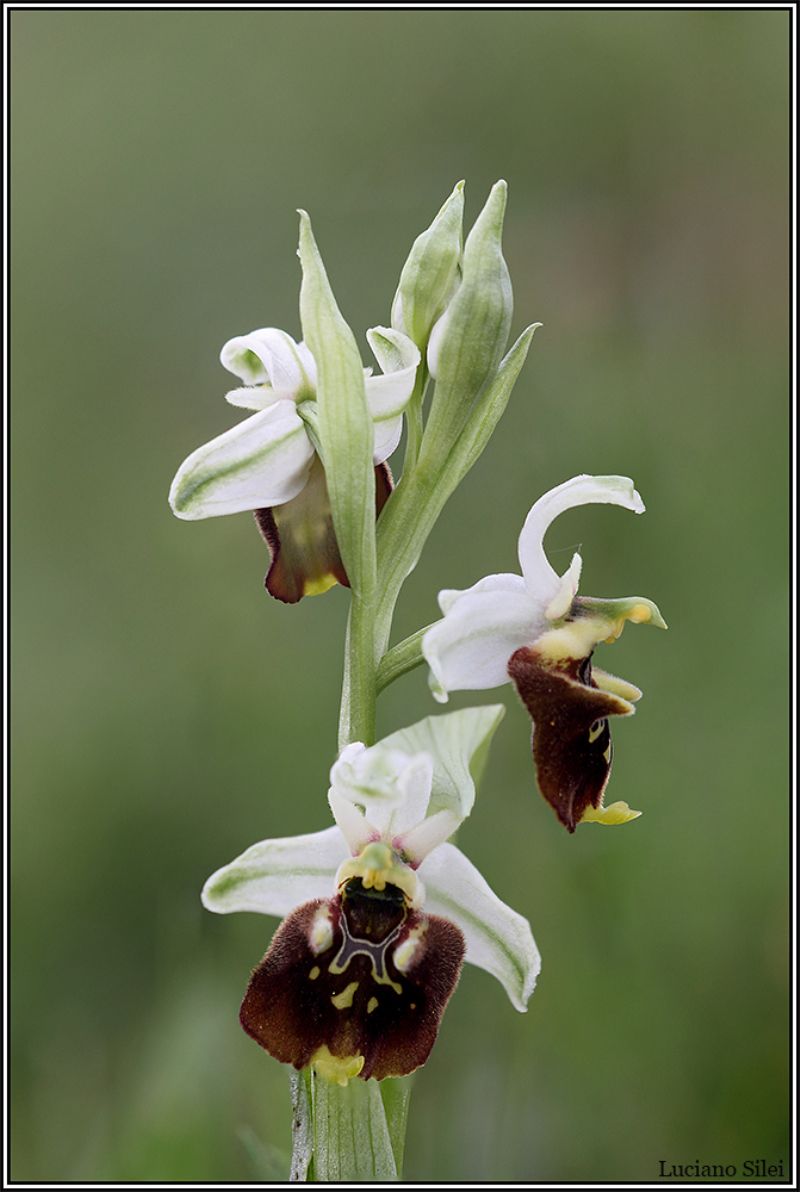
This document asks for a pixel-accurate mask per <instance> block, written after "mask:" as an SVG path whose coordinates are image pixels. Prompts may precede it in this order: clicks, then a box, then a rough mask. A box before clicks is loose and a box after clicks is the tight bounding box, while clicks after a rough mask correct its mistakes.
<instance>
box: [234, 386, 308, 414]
mask: <svg viewBox="0 0 800 1192" xmlns="http://www.w3.org/2000/svg"><path fill="white" fill-rule="evenodd" d="M225 400H226V402H228V404H229V405H231V406H236V407H238V408H239V409H241V410H267V409H269V407H270V406H272V405H274V404H275V402H276V401H287V400H291V401H294V394H293V392H292V391H291V389H273V388H272V386H271V385H246V386H245V387H244V389H231V390H229V392H228V393H226V394H225Z"/></svg>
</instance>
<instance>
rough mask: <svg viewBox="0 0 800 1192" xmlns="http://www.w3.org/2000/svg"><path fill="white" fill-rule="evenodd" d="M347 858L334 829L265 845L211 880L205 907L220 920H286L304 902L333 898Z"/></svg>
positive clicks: (345, 848) (257, 847) (346, 853)
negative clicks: (241, 915)
mask: <svg viewBox="0 0 800 1192" xmlns="http://www.w3.org/2000/svg"><path fill="white" fill-rule="evenodd" d="M347 855H348V851H347V844H346V843H345V839H344V837H343V836H342V834H341V832H340V831H339V829H338V828H336V827H333V828H326V829H325V831H324V832H309V833H308V834H307V835H305V836H284V837H282V838H281V839H279V840H262V841H261V842H260V843H259V844H254V845H253V846H252V848H249V849H247V851H246V852H244V853H242V855H241V856H240V857H237V858H236V860H235V861H231V863H230V865H224V866H223V867H222V869H218V870H217V872H216V873H213V874H212V875H211V877H210V878H209V879H208V881H207V882H206V884H205V886H204V887H203V893H202V899H203V905H204V906H206V907H207V908H208V909H209V910H210V911H216V912H217V913H218V914H221V915H227V914H229V913H230V912H231V911H257V912H258V913H259V914H262V915H279V916H283V915H288V914H289V912H290V911H292V910H294V908H295V907H296V906H299V905H300V904H301V903H303V902H308V901H309V900H310V899H312V898H330V897H331V895H333V894H334V893H335V880H336V871H337V869H338V868H339V866H340V865H341V863H342V861H344V860H345V858H346V857H347Z"/></svg>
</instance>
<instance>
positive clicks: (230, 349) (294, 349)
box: [219, 327, 316, 395]
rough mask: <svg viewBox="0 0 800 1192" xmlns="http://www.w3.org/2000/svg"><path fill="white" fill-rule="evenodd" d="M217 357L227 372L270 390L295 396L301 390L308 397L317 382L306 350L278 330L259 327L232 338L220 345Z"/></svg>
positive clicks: (311, 360) (276, 328)
mask: <svg viewBox="0 0 800 1192" xmlns="http://www.w3.org/2000/svg"><path fill="white" fill-rule="evenodd" d="M219 358H220V362H221V364H222V365H223V367H224V368H227V370H228V372H232V373H234V375H235V376H237V377H241V379H242V380H243V381H245V382H246V383H247V384H248V385H258V384H262V383H264V382H267V383H268V384H270V385H271V386H272V387H273V389H286V390H288V391H289V392H290V393H292V394H293V395H297V394H299V393H301V392H303V391H306V392H309V394H310V391H311V390H312V389H313V387H314V384H315V381H316V369H314V367H313V357H312V356H311V353H310V352H309V350H308V348H306V346H305V344H297V343H295V341H294V340H293V339H292V337H291V335H289V334H288V333H287V332H286V331H281V330H280V328H278V327H260V328H259V329H258V330H257V331H250V332H249V333H248V334H247V335H236V336H234V338H233V339H229V340H228V342H227V343H226V344H224V345H223V348H222V351H221V352H220V356H219ZM309 361H310V364H309Z"/></svg>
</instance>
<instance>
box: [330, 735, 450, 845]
mask: <svg viewBox="0 0 800 1192" xmlns="http://www.w3.org/2000/svg"><path fill="white" fill-rule="evenodd" d="M432 778H433V759H432V758H431V757H430V756H429V754H427V753H424V752H418V753H416V754H411V753H409V752H406V751H404V750H400V749H397V748H394V747H391V746H389V747H387V746H386V745H385V744H384V743H383V742H379V743H378V744H377V745H372V746H371V747H370V748H369V749H365V748H364V746H363V745H362V746H360V749H357V748H356V746H355V745H348V746H347V748H346V749H344V750H343V751H342V754H341V756H340V758H339V760H338V761H337V762H336V763H335V765H334V766H333V769H332V770H331V792H332V794H334V793H335V795H336V796H337V799H344V800H349V802H350V803H351V804H356V805H358V806H359V807H363V808H364V811H365V813H366V817H367V820H368V821H369V824H370V825H372V827H373V828H374V829H376V830H377V831H378V833H380V835H381V836H384V837H386V838H387V839H388V838H389V837H390V836H391V835H393V834H394V833H397V832H402V831H404V830H405V829H407V828H410V827H412V826H413V825H414V824H416V823H419V821H420V820H422V819H423V818H424V817H425V812H426V811H427V808H428V801H429V799H430V796H431V782H432ZM330 798H331V796H330V795H329V799H330ZM331 807H332V808H333V803H331ZM334 814H335V815H336V816H337V822H339V819H338V815H339V812H338V811H337V810H336V809H335V808H334ZM345 814H346V813H345ZM342 830H343V831H344V832H345V835H347V836H348V840H349V834H348V832H347V831H346V830H345V828H344V827H342Z"/></svg>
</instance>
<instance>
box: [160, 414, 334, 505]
mask: <svg viewBox="0 0 800 1192" xmlns="http://www.w3.org/2000/svg"><path fill="white" fill-rule="evenodd" d="M312 458H314V447H312V446H311V442H310V440H309V436H308V432H306V429H305V426H304V424H303V422H302V421H300V418H299V417H298V414H297V409H296V406H294V403H293V402H275V403H274V405H271V406H269V408H268V409H267V410H262V411H261V412H260V414H254V415H253V416H252V417H249V418H246V420H244V421H243V422H240V423H238V426H236V427H231V429H230V430H225V432H224V434H222V435H217V437H216V439H212V440H211V442H207V443H205V445H204V446H203V447H198V449H197V451H196V452H192V454H191V455H190V457H188V459H186V460H184V462H182V464H181V466H180V467H179V468H178V473H176V474H175V479H174V480H173V483H172V488H170V490H169V504H170V505H172V509H173V513H174V514H175V515H176V516H178V517H182V519H185V520H186V521H194V520H197V519H199V517H217V516H219V515H222V514H237V513H242V511H244V510H248V509H261V508H263V507H271V505H281V504H285V503H286V502H287V501H291V499H292V497H296V496H297V493H298V492H299V491H300V490H302V489H303V488H304V485H305V483H306V480H308V476H309V466H310V464H311V460H312Z"/></svg>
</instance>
